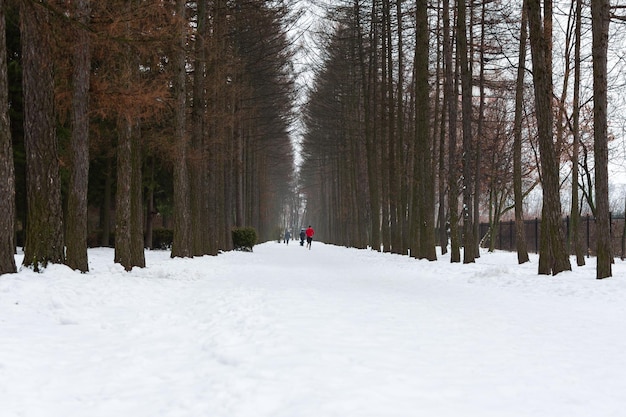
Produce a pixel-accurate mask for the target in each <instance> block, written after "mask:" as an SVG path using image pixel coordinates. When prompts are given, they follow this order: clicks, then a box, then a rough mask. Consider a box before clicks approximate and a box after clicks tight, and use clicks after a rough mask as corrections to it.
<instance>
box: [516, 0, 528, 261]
mask: <svg viewBox="0 0 626 417" xmlns="http://www.w3.org/2000/svg"><path fill="white" fill-rule="evenodd" d="M527 38H528V14H527V13H526V4H524V5H523V6H522V21H521V24H520V41H519V60H518V66H517V82H516V83H515V85H516V87H515V120H514V122H513V138H514V139H513V194H514V199H515V245H516V247H517V262H518V263H519V264H523V263H526V262H528V261H529V258H528V249H527V247H526V233H525V232H524V210H523V201H524V199H523V197H524V196H523V193H522V118H523V106H524V74H525V72H526V40H527Z"/></svg>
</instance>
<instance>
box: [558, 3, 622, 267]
mask: <svg viewBox="0 0 626 417" xmlns="http://www.w3.org/2000/svg"><path fill="white" fill-rule="evenodd" d="M574 1H576V13H575V14H576V17H575V19H576V29H575V35H574V36H575V41H574V42H575V43H574V99H573V103H572V130H573V132H572V136H573V143H572V206H571V212H570V217H571V222H570V239H571V241H572V242H573V244H574V253H575V254H576V264H577V265H578V266H583V265H585V247H584V243H583V239H582V233H580V231H579V230H578V229H579V225H580V202H579V197H578V177H579V169H578V158H579V156H580V61H581V58H580V49H581V27H582V0H574ZM625 224H626V223H625Z"/></svg>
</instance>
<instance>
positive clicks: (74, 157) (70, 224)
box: [65, 0, 91, 272]
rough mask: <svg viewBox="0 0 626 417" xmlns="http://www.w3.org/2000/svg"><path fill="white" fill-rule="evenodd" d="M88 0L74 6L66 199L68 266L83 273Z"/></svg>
mask: <svg viewBox="0 0 626 417" xmlns="http://www.w3.org/2000/svg"><path fill="white" fill-rule="evenodd" d="M89 12H90V4H89V0H79V1H77V2H76V3H75V5H74V13H75V20H76V22H78V23H79V24H80V25H78V24H76V25H74V27H73V30H74V32H75V40H74V44H73V45H72V47H73V68H74V70H73V74H72V82H73V85H72V88H73V91H72V133H71V137H70V148H71V153H70V158H71V167H72V169H71V171H70V185H69V190H68V194H69V195H68V200H67V222H66V235H65V241H66V246H67V249H66V259H65V263H66V264H67V266H69V267H70V268H72V269H77V270H79V271H81V272H87V271H88V270H89V263H88V259H87V188H88V179H89V75H90V71H91V53H90V45H89V34H88V33H87V31H86V29H85V28H84V27H83V25H86V24H87V22H88V19H89Z"/></svg>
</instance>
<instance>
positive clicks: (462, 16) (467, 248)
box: [456, 0, 476, 263]
mask: <svg viewBox="0 0 626 417" xmlns="http://www.w3.org/2000/svg"><path fill="white" fill-rule="evenodd" d="M466 15H467V13H466V6H465V0H457V34H456V44H457V55H458V58H459V66H460V70H461V96H462V98H461V113H462V116H463V117H462V120H463V122H462V123H463V155H462V158H461V159H462V162H463V211H462V214H463V246H464V251H463V263H473V262H475V257H476V248H475V245H476V240H475V239H474V226H473V225H472V221H473V218H472V214H471V208H472V169H471V168H472V161H471V157H472V88H473V86H472V73H471V68H470V64H469V60H468V57H467V55H468V47H467V43H468V42H467V22H466V18H467V16H466Z"/></svg>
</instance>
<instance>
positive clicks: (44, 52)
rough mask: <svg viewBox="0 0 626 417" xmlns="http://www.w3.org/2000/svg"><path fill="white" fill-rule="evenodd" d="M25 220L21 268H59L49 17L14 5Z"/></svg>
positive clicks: (31, 5)
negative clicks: (20, 86)
mask: <svg viewBox="0 0 626 417" xmlns="http://www.w3.org/2000/svg"><path fill="white" fill-rule="evenodd" d="M20 17H21V19H20V23H21V25H20V32H21V37H22V71H23V72H22V74H23V81H22V82H23V89H24V142H25V147H26V171H27V172H26V182H27V190H26V193H27V210H28V212H27V218H26V247H25V250H24V262H23V263H24V266H27V267H31V268H33V269H34V270H35V271H39V270H40V268H41V267H45V266H46V265H47V264H48V263H49V262H52V263H63V261H64V243H63V210H62V207H61V180H60V177H59V159H58V152H57V147H58V145H57V137H56V119H55V111H54V71H53V59H52V40H51V30H50V19H51V16H50V12H49V10H48V9H47V8H46V7H44V6H43V5H42V4H39V3H35V2H29V1H23V2H20Z"/></svg>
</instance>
